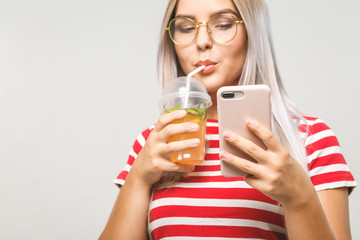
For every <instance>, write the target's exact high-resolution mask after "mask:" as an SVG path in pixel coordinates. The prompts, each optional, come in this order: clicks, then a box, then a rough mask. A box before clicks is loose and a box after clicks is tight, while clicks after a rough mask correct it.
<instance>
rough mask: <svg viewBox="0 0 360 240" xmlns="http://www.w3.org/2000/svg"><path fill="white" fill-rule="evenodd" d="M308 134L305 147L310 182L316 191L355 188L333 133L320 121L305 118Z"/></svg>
mask: <svg viewBox="0 0 360 240" xmlns="http://www.w3.org/2000/svg"><path fill="white" fill-rule="evenodd" d="M305 118H306V121H307V124H308V134H307V137H306V139H305V147H306V154H307V161H308V168H309V174H310V178H311V181H312V183H313V185H314V186H315V189H316V190H317V191H320V190H325V189H333V188H339V187H348V188H349V192H351V191H352V189H353V188H354V187H355V186H356V182H355V179H354V177H353V175H352V174H351V172H350V169H349V166H348V165H347V163H346V161H345V158H344V156H343V154H342V153H341V150H340V145H339V141H338V139H337V137H336V136H335V133H334V132H333V131H332V130H331V129H330V127H329V126H327V125H326V124H325V123H324V122H323V121H322V120H321V119H319V118H314V117H305Z"/></svg>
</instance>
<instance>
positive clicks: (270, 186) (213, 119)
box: [100, 0, 356, 240]
mask: <svg viewBox="0 0 360 240" xmlns="http://www.w3.org/2000/svg"><path fill="white" fill-rule="evenodd" d="M224 22H225V24H224ZM196 23H197V24H196ZM179 25H181V26H186V27H183V28H181V29H180V30H179V29H177V27H176V26H179ZM219 28H220V30H219ZM228 29H230V30H231V29H232V30H234V31H227V30H228ZM217 30H219V31H217ZM225 30H226V31H225ZM162 31H163V36H162V40H161V43H160V49H159V76H160V81H161V83H162V85H163V84H164V83H166V82H168V81H170V80H171V79H172V78H174V77H176V76H183V75H186V74H188V73H190V72H191V71H193V70H194V69H196V68H197V67H198V66H199V65H202V64H205V65H206V68H205V69H204V70H203V71H202V72H200V73H198V74H196V75H195V78H196V79H198V80H199V81H201V82H202V83H203V84H204V85H205V87H206V89H207V91H208V93H209V95H210V96H211V98H212V101H213V105H212V106H211V107H210V108H209V110H208V119H209V120H208V123H207V139H208V142H209V144H208V145H209V146H210V147H209V149H208V150H207V153H206V156H205V162H204V164H202V165H199V166H196V167H194V166H187V165H181V164H175V163H172V162H170V161H169V160H168V159H169V156H170V155H171V153H173V152H177V151H181V150H184V149H190V148H193V147H195V146H198V144H199V141H198V139H191V140H186V141H179V142H173V143H167V140H168V139H169V138H171V136H173V135H176V134H181V133H190V132H195V131H197V130H198V126H197V124H191V123H183V124H173V125H172V124H170V123H172V122H173V121H175V120H178V119H181V118H183V117H184V116H185V115H186V111H183V110H178V111H173V112H171V113H168V114H165V115H163V116H161V117H160V118H159V121H158V122H157V123H156V124H155V126H154V127H153V128H150V129H147V130H146V131H144V132H143V133H142V134H141V135H139V137H138V138H137V140H136V141H135V143H134V147H133V149H132V153H131V154H130V157H129V161H128V167H127V168H126V169H125V170H124V171H122V172H121V173H120V175H119V176H118V178H117V180H116V183H118V184H119V185H122V187H121V191H120V193H119V196H118V199H117V200H116V203H115V206H114V208H113V211H112V213H111V216H110V218H109V221H108V223H107V225H106V227H105V229H104V231H103V233H102V235H101V237H100V239H147V238H148V237H150V238H153V239H162V238H166V239H211V238H212V237H213V238H214V239H240V238H243V239H245V238H247V239H249V238H256V239H287V238H288V239H307V240H308V239H351V233H350V224H349V213H348V194H349V192H350V191H351V189H352V188H353V187H354V186H355V185H356V183H355V181H354V179H353V177H352V175H351V173H350V172H349V170H348V168H347V165H346V162H345V160H344V159H343V157H342V155H341V154H340V153H339V151H338V142H337V139H336V137H335V136H334V134H333V133H332V131H331V130H330V129H329V128H328V127H327V126H326V125H325V124H324V123H323V122H322V121H321V120H319V119H317V118H314V117H310V116H304V115H302V114H300V113H299V112H298V111H297V110H296V109H295V108H294V107H293V106H292V104H291V103H290V101H289V99H288V98H287V96H286V95H285V91H284V88H283V85H282V83H281V80H280V78H279V74H278V71H277V67H276V63H275V59H274V54H273V50H272V43H271V37H270V34H269V26H268V18H267V14H266V9H265V6H264V2H263V1H262V0H237V1H235V0H234V1H231V0H178V1H176V0H171V1H170V2H169V5H168V9H167V11H166V13H165V18H164V24H163V30H162ZM176 31H180V32H182V33H186V37H184V38H179V37H178V36H176V34H175V33H176ZM225 32H227V33H229V34H225ZM189 36H190V37H189ZM238 84H239V85H245V84H266V85H268V86H269V87H270V89H271V101H272V113H273V127H272V129H273V132H270V131H269V130H267V129H266V128H264V127H263V126H261V125H260V124H259V123H257V122H256V121H254V120H252V119H249V121H248V122H247V127H248V128H249V129H250V131H252V132H253V133H255V134H256V135H257V136H258V137H259V138H260V139H261V140H262V141H263V142H264V144H265V145H266V146H267V150H266V151H265V150H262V149H260V148H259V147H256V146H255V145H254V144H253V143H252V142H249V141H247V140H245V139H243V138H242V137H241V136H238V135H235V134H234V133H231V132H226V133H225V134H224V136H218V128H217V110H216V108H217V104H216V91H217V90H218V89H219V88H220V87H222V86H226V85H238ZM220 137H223V138H224V139H225V140H226V141H228V142H229V143H231V144H233V145H234V146H235V147H238V148H239V149H241V150H243V151H245V152H247V153H248V154H249V155H251V156H252V157H254V158H255V159H256V160H257V163H251V162H248V161H245V160H242V159H240V158H237V157H235V156H233V155H231V154H229V153H226V152H221V153H219V152H218V138H220ZM304 143H305V145H304ZM220 158H221V159H222V160H224V161H226V162H228V163H230V164H232V165H234V166H235V167H237V168H239V169H241V170H243V171H246V172H248V173H249V174H251V175H250V176H248V177H245V178H224V177H223V176H221V173H220V171H219V170H220V167H219V159H220ZM168 172H178V173H183V174H185V175H187V176H186V177H183V178H181V179H179V180H173V183H168V184H166V185H165V186H164V185H161V184H158V183H159V182H160V183H161V181H162V176H163V175H164V173H168ZM172 175H174V174H172ZM254 176H256V177H254ZM125 179H126V181H125Z"/></svg>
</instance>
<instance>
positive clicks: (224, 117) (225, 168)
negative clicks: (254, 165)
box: [217, 85, 271, 177]
mask: <svg viewBox="0 0 360 240" xmlns="http://www.w3.org/2000/svg"><path fill="white" fill-rule="evenodd" d="M217 110H218V121H219V138H220V139H219V141H220V151H226V152H229V153H231V154H233V155H236V156H238V157H240V158H244V159H247V160H249V161H253V162H256V160H255V159H253V158H252V157H250V156H249V155H248V154H246V153H245V152H243V151H241V150H240V149H238V148H236V147H234V146H233V145H231V144H230V143H228V142H226V141H225V140H224V138H223V133H224V132H225V131H226V130H230V131H232V132H234V133H236V134H238V135H240V136H242V137H245V138H247V139H249V140H250V141H252V142H254V143H255V144H257V145H258V146H260V147H262V148H263V149H266V147H265V145H264V144H263V142H262V141H261V140H260V139H259V138H258V137H257V136H256V135H255V134H253V133H252V132H251V131H250V130H249V129H248V128H247V126H246V121H247V120H248V119H249V118H251V119H254V120H256V121H258V122H259V123H260V124H261V125H263V126H265V127H266V128H268V129H270V130H271V102H270V88H269V87H268V86H266V85H244V86H226V87H221V88H220V89H219V90H218V91H217ZM220 167H221V173H222V175H223V176H224V177H244V176H246V175H248V173H246V172H244V171H241V170H240V169H238V168H235V167H233V166H232V165H230V164H228V163H226V162H223V161H220Z"/></svg>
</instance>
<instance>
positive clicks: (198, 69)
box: [184, 65, 206, 108]
mask: <svg viewBox="0 0 360 240" xmlns="http://www.w3.org/2000/svg"><path fill="white" fill-rule="evenodd" d="M205 67H206V66H205V65H201V66H200V67H198V68H197V69H195V70H194V71H192V72H191V73H189V74H188V75H187V81H186V89H187V91H190V78H191V77H192V76H193V75H195V74H197V73H198V72H200V71H201V70H203V69H204V68H205ZM188 104H189V98H185V102H184V107H185V108H188Z"/></svg>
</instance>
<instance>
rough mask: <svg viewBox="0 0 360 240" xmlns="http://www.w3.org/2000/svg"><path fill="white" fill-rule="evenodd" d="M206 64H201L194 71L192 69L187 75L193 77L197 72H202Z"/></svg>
mask: <svg viewBox="0 0 360 240" xmlns="http://www.w3.org/2000/svg"><path fill="white" fill-rule="evenodd" d="M205 67H206V66H205V65H201V66H200V67H198V68H197V69H195V70H194V71H192V72H191V73H189V74H188V75H187V77H189V78H191V77H192V76H194V75H195V74H197V73H198V72H200V71H201V70H203V69H204V68H205Z"/></svg>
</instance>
